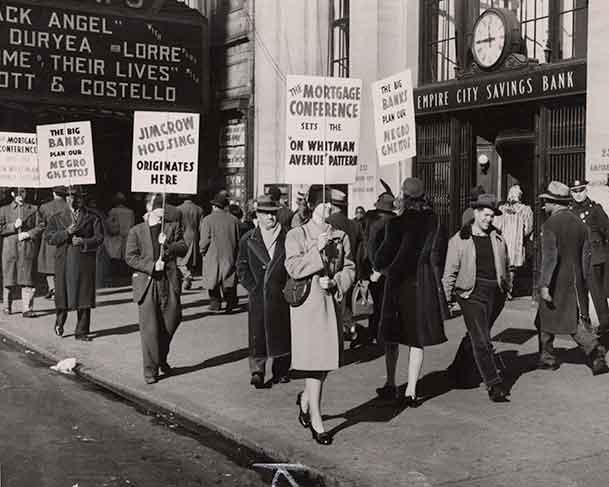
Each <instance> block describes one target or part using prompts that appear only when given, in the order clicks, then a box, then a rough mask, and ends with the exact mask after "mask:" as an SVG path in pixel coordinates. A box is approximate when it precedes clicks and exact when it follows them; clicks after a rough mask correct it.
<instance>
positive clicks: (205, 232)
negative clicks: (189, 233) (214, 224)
mask: <svg viewBox="0 0 609 487" xmlns="http://www.w3.org/2000/svg"><path fill="white" fill-rule="evenodd" d="M210 244H211V228H210V226H209V222H208V219H207V218H205V217H203V218H202V219H201V227H200V229H199V252H200V253H201V254H202V255H205V254H206V253H207V251H208V250H209V245H210Z"/></svg>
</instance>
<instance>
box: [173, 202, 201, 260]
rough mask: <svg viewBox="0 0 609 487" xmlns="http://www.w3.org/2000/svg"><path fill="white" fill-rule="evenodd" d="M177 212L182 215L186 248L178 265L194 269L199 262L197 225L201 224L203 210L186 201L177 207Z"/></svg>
mask: <svg viewBox="0 0 609 487" xmlns="http://www.w3.org/2000/svg"><path fill="white" fill-rule="evenodd" d="M178 210H179V211H180V214H181V215H182V225H183V228H184V242H185V243H186V245H187V246H188V250H187V252H186V255H184V257H180V258H178V265H187V266H189V267H196V265H197V262H198V260H199V259H198V255H199V252H198V251H197V250H198V249H197V244H198V239H199V225H200V224H201V219H202V218H203V216H204V215H203V208H201V207H200V206H199V205H197V204H195V203H193V202H192V201H191V200H186V201H184V203H182V204H181V205H180V206H178Z"/></svg>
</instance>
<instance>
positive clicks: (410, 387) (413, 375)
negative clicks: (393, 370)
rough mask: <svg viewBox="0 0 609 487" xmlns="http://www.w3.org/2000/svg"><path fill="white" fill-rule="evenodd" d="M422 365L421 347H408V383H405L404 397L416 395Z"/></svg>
mask: <svg viewBox="0 0 609 487" xmlns="http://www.w3.org/2000/svg"><path fill="white" fill-rule="evenodd" d="M422 367H423V349H422V348H417V347H410V354H409V358H408V384H407V385H406V397H412V398H416V397H417V381H418V380H419V376H420V375H421V368H422Z"/></svg>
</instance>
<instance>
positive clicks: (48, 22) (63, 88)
mask: <svg viewBox="0 0 609 487" xmlns="http://www.w3.org/2000/svg"><path fill="white" fill-rule="evenodd" d="M201 20H202V19H201ZM0 46H1V47H0V96H2V97H7V98H11V99H32V100H34V101H36V102H41V101H42V102H45V101H46V102H49V103H58V104H61V103H65V104H70V105H76V104H81V105H102V106H104V107H108V106H112V105H116V106H120V107H122V108H129V109H136V108H138V107H150V106H155V107H162V106H171V107H172V110H175V109H176V108H179V107H193V106H198V105H200V104H201V102H202V91H203V90H202V84H201V75H202V72H201V71H202V65H201V59H202V56H201V54H202V49H203V21H201V22H200V23H199V24H196V23H192V22H191V23H181V22H175V23H174V22H171V21H166V20H156V19H154V20H151V19H145V18H138V17H129V16H117V15H115V14H105V13H91V12H90V11H87V12H84V11H77V10H71V9H63V8H53V7H49V6H42V5H30V4H28V5H25V4H19V3H16V2H15V3H13V2H2V4H0Z"/></svg>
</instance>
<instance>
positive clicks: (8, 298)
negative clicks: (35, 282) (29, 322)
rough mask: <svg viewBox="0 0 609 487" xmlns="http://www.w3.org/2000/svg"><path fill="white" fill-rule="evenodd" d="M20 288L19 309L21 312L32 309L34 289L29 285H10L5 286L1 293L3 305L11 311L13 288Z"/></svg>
mask: <svg viewBox="0 0 609 487" xmlns="http://www.w3.org/2000/svg"><path fill="white" fill-rule="evenodd" d="M19 287H20V288H21V309H22V312H23V313H25V312H26V311H32V310H33V309H34V294H35V293H36V289H35V288H33V287H29V286H10V287H5V288H4V292H3V295H2V300H3V303H4V307H5V308H6V309H8V310H9V311H11V307H12V304H13V296H12V294H13V292H12V291H13V290H14V289H17V288H19Z"/></svg>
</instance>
